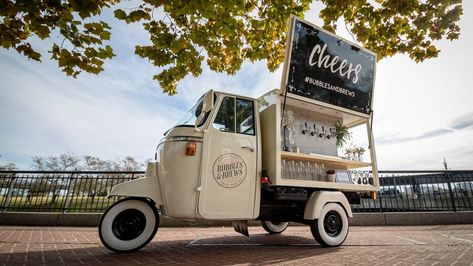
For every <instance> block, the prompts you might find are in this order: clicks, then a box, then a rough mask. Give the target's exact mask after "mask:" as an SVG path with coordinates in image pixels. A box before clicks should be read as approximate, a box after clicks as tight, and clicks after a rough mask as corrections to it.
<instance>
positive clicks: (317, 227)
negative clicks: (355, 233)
mask: <svg viewBox="0 0 473 266" xmlns="http://www.w3.org/2000/svg"><path fill="white" fill-rule="evenodd" d="M348 228H349V225H348V217H347V214H346V212H345V209H343V207H342V206H340V204H337V203H327V204H326V205H325V206H324V207H323V208H322V211H321V213H320V215H319V219H316V220H313V221H312V223H311V224H310V231H311V232H312V235H313V236H314V238H315V240H317V242H319V243H320V244H321V245H322V246H325V247H336V246H340V245H341V244H342V243H343V242H344V241H345V239H346V238H347V235H348Z"/></svg>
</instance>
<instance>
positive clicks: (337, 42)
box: [285, 17, 376, 114]
mask: <svg viewBox="0 0 473 266" xmlns="http://www.w3.org/2000/svg"><path fill="white" fill-rule="evenodd" d="M292 19H293V21H292V23H291V25H292V27H291V29H290V36H291V37H292V38H290V41H289V47H288V53H289V56H288V57H287V58H286V62H285V64H286V67H285V71H287V72H286V73H285V77H286V82H285V85H286V86H285V89H287V90H288V93H292V94H296V95H299V96H302V97H306V98H310V99H314V100H317V101H321V102H325V103H328V104H333V105H336V106H340V107H343V108H347V109H350V110H353V111H356V112H360V113H365V114H369V113H370V111H371V97H372V92H373V83H374V75H375V64H376V54H374V53H373V52H370V51H368V50H366V49H363V48H361V47H358V46H355V45H353V44H351V43H350V42H348V41H346V40H344V39H342V38H340V37H338V36H336V35H333V34H331V33H328V32H326V31H325V30H323V29H321V28H318V27H316V26H313V25H311V24H309V23H307V22H304V21H302V20H300V19H298V18H296V17H293V18H292ZM287 64H289V65H287Z"/></svg>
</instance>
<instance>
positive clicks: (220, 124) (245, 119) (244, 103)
mask: <svg viewBox="0 0 473 266" xmlns="http://www.w3.org/2000/svg"><path fill="white" fill-rule="evenodd" d="M213 127H214V128H216V129H218V130H220V131H222V132H231V133H240V134H247V135H254V134H255V130H254V128H255V127H254V105H253V101H251V100H246V99H240V98H235V97H233V96H225V97H224V98H223V100H222V103H221V104H220V109H219V111H218V113H217V116H216V117H215V120H214V123H213Z"/></svg>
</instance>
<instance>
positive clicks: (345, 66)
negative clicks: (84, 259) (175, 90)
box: [99, 17, 379, 252]
mask: <svg viewBox="0 0 473 266" xmlns="http://www.w3.org/2000/svg"><path fill="white" fill-rule="evenodd" d="M287 46H288V47H287V53H286V60H285V64H284V71H283V72H284V73H283V79H282V82H281V84H282V86H281V89H278V90H273V91H270V92H268V93H267V94H265V95H263V96H262V97H260V98H259V99H252V98H249V97H245V96H239V95H233V94H229V93H225V92H217V91H213V90H210V91H208V92H207V93H205V94H204V95H203V96H202V97H201V98H200V99H199V101H198V102H197V103H196V105H195V106H194V107H193V108H192V109H190V111H189V112H188V113H186V115H185V117H184V118H183V119H182V120H181V121H180V122H179V123H177V124H176V126H175V127H173V128H171V129H170V130H168V131H167V132H166V133H165V137H164V138H163V139H162V140H161V141H160V143H159V145H158V147H157V149H156V156H155V157H156V158H155V159H156V160H155V161H153V162H150V163H148V166H147V170H146V174H145V177H143V178H139V179H136V180H132V181H128V182H125V183H122V184H119V185H116V186H114V187H113V188H112V190H111V192H110V194H109V196H116V197H122V199H120V200H119V201H118V202H116V203H115V204H113V205H112V206H111V207H110V208H109V209H108V210H107V211H106V212H105V214H104V215H103V216H102V219H101V221H100V225H99V235H100V239H101V240H102V242H103V244H104V245H105V246H106V247H107V248H109V249H110V250H113V251H116V252H129V251H134V250H138V249H140V248H142V247H143V246H145V245H146V244H147V243H148V242H149V241H151V239H152V238H153V237H154V235H155V233H156V231H157V229H158V227H159V216H160V215H164V216H167V217H172V218H175V219H183V220H196V219H209V220H228V221H232V222H233V225H234V228H235V230H236V231H237V232H240V233H242V234H245V235H248V230H247V221H248V220H259V221H261V224H262V226H263V228H264V229H265V230H266V231H267V232H269V233H270V234H278V233H281V232H283V231H284V230H285V229H286V227H287V226H288V222H297V223H302V224H307V225H309V226H310V230H311V232H312V234H313V236H314V238H315V240H317V241H318V242H319V243H320V244H321V245H322V246H338V245H341V244H342V243H343V242H344V240H345V238H346V237H347V234H348V227H349V223H348V217H352V211H351V207H350V203H354V202H356V201H357V200H358V201H359V197H360V194H362V193H366V194H370V192H373V194H375V191H377V190H378V188H379V185H378V175H377V167H376V156H375V147H374V142H373V134H372V111H371V107H372V92H373V83H374V69H375V62H376V56H375V55H374V54H373V53H372V52H369V51H367V50H365V49H363V48H361V47H358V46H356V45H354V44H351V43H349V42H348V41H346V40H343V39H341V38H339V37H337V36H335V35H332V34H331V33H328V32H325V31H324V30H322V29H320V28H318V27H316V26H314V25H312V24H310V23H308V22H305V21H303V20H301V19H299V18H296V17H292V18H291V20H290V31H289V34H288V45H287ZM362 124H366V129H367V134H366V137H367V140H366V142H365V143H366V144H367V149H368V150H369V160H368V161H362V160H360V158H353V157H356V156H349V157H350V158H345V157H341V156H339V155H338V151H337V140H338V141H340V140H341V139H343V137H346V135H345V136H344V135H343V134H342V133H343V132H342V131H344V129H349V128H351V127H355V126H359V125H362ZM358 157H359V156H358ZM353 169H365V170H367V169H369V170H371V171H370V172H368V171H365V172H362V171H358V170H355V171H354V170H353Z"/></svg>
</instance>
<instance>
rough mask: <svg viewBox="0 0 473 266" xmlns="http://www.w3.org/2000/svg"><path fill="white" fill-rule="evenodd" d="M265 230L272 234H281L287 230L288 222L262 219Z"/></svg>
mask: <svg viewBox="0 0 473 266" xmlns="http://www.w3.org/2000/svg"><path fill="white" fill-rule="evenodd" d="M261 225H262V226H263V228H264V230H266V232H268V233H270V234H280V233H282V232H284V230H286V228H287V226H288V225H289V223H288V222H274V221H261Z"/></svg>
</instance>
